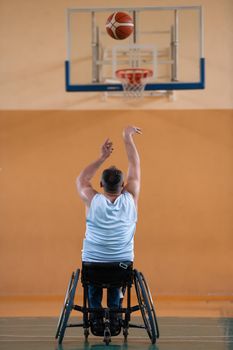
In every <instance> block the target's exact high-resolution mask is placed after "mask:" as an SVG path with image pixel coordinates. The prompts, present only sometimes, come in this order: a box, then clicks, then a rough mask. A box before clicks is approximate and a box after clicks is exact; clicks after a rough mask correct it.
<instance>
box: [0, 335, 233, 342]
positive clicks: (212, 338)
mask: <svg viewBox="0 0 233 350" xmlns="http://www.w3.org/2000/svg"><path fill="white" fill-rule="evenodd" d="M0 337H1V338H3V337H7V338H20V339H22V338H29V339H35V338H40V339H44V338H47V339H50V340H52V339H53V340H54V341H55V339H54V337H52V336H50V335H12V334H3V335H0ZM79 338H82V339H83V336H66V339H79ZM92 339H95V337H92ZM132 339H147V337H135V336H132ZM225 339H226V340H228V341H229V342H233V336H227V335H220V336H218V335H216V336H164V337H162V338H160V341H161V340H163V341H165V340H166V341H167V340H175V341H177V340H178V341H180V340H182V341H186V340H187V341H200V342H202V341H204V342H206V341H208V342H209V341H218V342H222V341H224V340H225ZM1 341H4V340H1ZM8 341H10V339H9V340H8Z"/></svg>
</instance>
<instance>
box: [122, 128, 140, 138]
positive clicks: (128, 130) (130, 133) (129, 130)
mask: <svg viewBox="0 0 233 350" xmlns="http://www.w3.org/2000/svg"><path fill="white" fill-rule="evenodd" d="M134 134H142V131H141V129H140V128H138V127H136V126H130V125H129V126H127V127H126V128H125V129H124V130H123V137H124V138H125V137H127V136H133V135H134Z"/></svg>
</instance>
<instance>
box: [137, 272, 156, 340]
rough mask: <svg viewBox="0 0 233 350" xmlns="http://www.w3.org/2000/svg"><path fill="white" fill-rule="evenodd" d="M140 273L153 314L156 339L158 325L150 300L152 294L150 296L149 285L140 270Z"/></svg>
mask: <svg viewBox="0 0 233 350" xmlns="http://www.w3.org/2000/svg"><path fill="white" fill-rule="evenodd" d="M140 274H141V277H142V281H143V284H144V286H145V289H146V292H147V295H148V299H149V302H150V307H151V311H152V316H153V319H154V322H155V329H156V338H157V339H158V338H159V325H158V322H157V317H156V313H155V308H154V303H153V300H152V296H151V293H150V290H149V287H148V285H147V283H146V280H145V277H144V275H143V273H142V272H140Z"/></svg>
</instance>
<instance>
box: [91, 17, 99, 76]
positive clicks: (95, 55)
mask: <svg viewBox="0 0 233 350" xmlns="http://www.w3.org/2000/svg"><path fill="white" fill-rule="evenodd" d="M91 29H92V30H91V33H92V38H91V46H92V82H93V83H97V82H98V72H97V70H98V69H97V60H98V52H97V50H98V48H97V41H96V20H95V12H93V11H92V12H91Z"/></svg>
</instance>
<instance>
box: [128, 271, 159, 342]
mask: <svg viewBox="0 0 233 350" xmlns="http://www.w3.org/2000/svg"><path fill="white" fill-rule="evenodd" d="M134 284H135V289H136V294H137V298H138V303H139V307H140V311H141V314H142V318H143V321H144V325H145V328H146V331H147V333H148V335H149V338H150V340H151V343H152V344H154V343H155V342H156V339H157V338H159V329H158V324H157V320H156V315H155V310H154V306H153V301H152V298H151V295H150V291H149V287H148V286H147V283H146V280H145V278H144V276H143V274H142V273H141V272H139V271H137V270H134Z"/></svg>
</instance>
